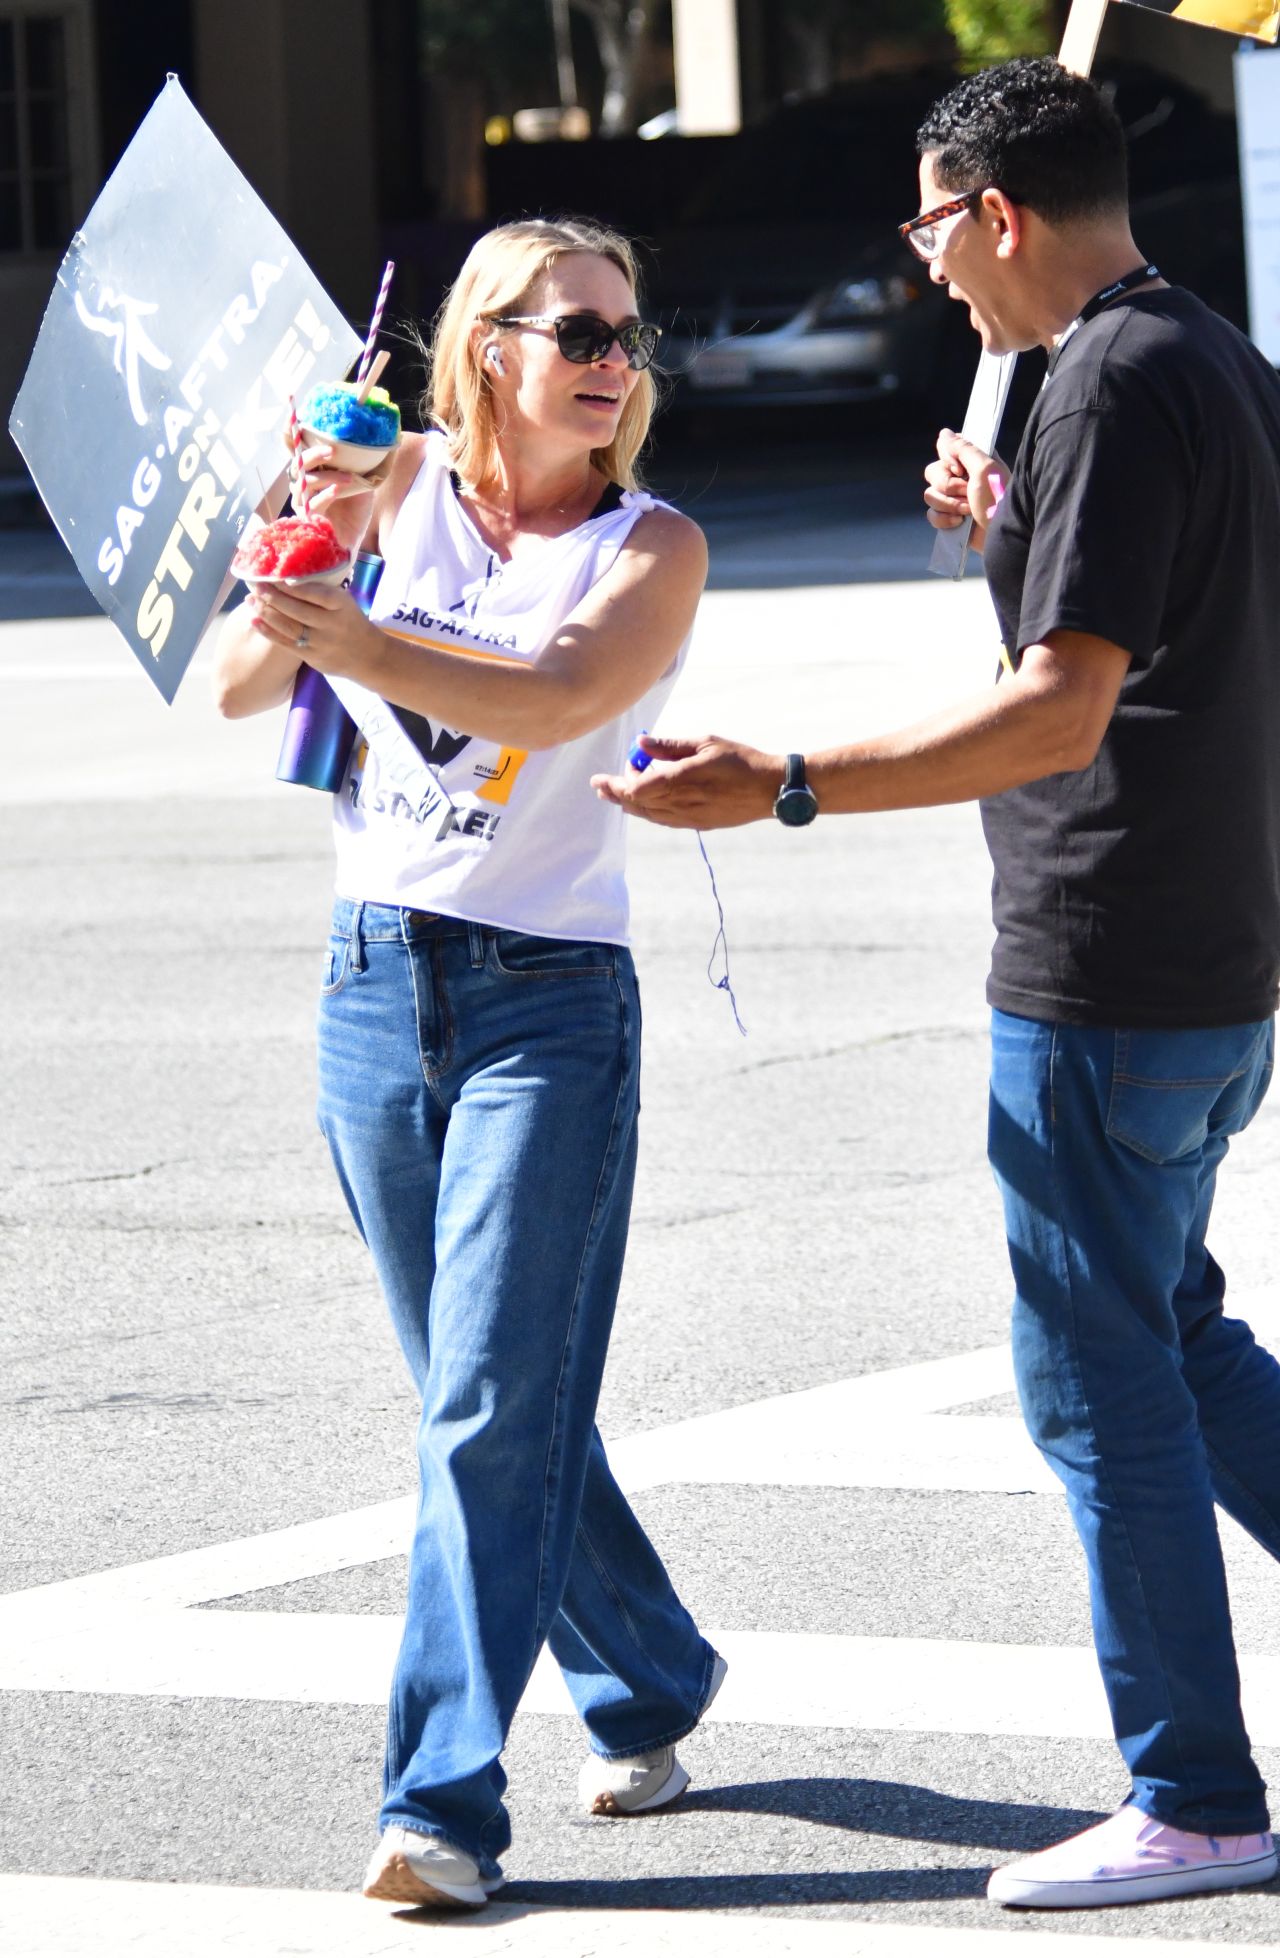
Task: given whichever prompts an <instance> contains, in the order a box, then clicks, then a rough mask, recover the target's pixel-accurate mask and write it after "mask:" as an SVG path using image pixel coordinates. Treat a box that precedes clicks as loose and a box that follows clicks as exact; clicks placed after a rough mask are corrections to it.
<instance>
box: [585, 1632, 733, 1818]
mask: <svg viewBox="0 0 1280 1958" xmlns="http://www.w3.org/2000/svg"><path fill="white" fill-rule="evenodd" d="M728 1670H729V1667H728V1664H727V1662H726V1661H725V1660H724V1659H722V1658H721V1657H720V1654H719V1653H718V1652H717V1654H716V1658H715V1664H714V1665H713V1666H712V1668H711V1684H710V1686H709V1687H708V1689H707V1697H706V1699H705V1701H704V1702H703V1707H702V1713H700V1714H699V1715H698V1718H699V1719H700V1720H701V1719H702V1718H703V1716H704V1715H705V1713H706V1711H707V1708H708V1707H709V1706H710V1705H711V1702H712V1700H714V1698H715V1696H716V1694H717V1693H718V1692H719V1691H720V1688H721V1686H722V1685H723V1684H724V1676H725V1674H726V1673H727V1672H728ZM688 1786H689V1776H688V1773H687V1772H686V1770H685V1768H684V1767H683V1766H682V1765H681V1763H680V1761H679V1760H678V1758H677V1756H676V1750H675V1748H674V1747H659V1748H655V1749H654V1751H653V1753H651V1754H628V1755H625V1756H624V1757H623V1758H622V1759H621V1760H619V1761H606V1760H605V1759H604V1757H603V1756H602V1755H600V1754H589V1755H588V1756H587V1758H586V1760H585V1761H584V1762H583V1765H582V1772H581V1774H580V1775H579V1776H578V1800H579V1802H580V1803H581V1804H582V1806H583V1808H585V1810H586V1811H587V1814H588V1815H614V1816H618V1815H643V1814H644V1813H645V1812H646V1811H647V1810H649V1809H654V1808H665V1807H666V1805H667V1803H668V1802H674V1800H675V1799H676V1796H677V1795H683V1793H684V1791H685V1789H686V1788H687V1787H688Z"/></svg>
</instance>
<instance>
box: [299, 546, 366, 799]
mask: <svg viewBox="0 0 1280 1958" xmlns="http://www.w3.org/2000/svg"><path fill="white" fill-rule="evenodd" d="M381 576H382V559H381V558H380V557H379V556H378V554H377V552H376V551H361V552H359V553H358V555H357V557H356V561H355V563H354V565H353V566H352V568H351V578H350V588H351V596H352V597H353V598H354V599H355V601H356V604H357V605H358V606H359V607H360V610H361V611H362V612H363V613H364V615H365V617H366V618H368V616H369V611H370V608H371V607H372V605H373V599H374V593H375V592H376V591H377V589H378V580H379V579H380V578H381ZM356 732H357V730H356V724H355V722H354V721H353V720H352V718H351V716H350V714H348V712H347V710H346V708H345V707H344V706H343V704H342V702H341V701H340V700H339V699H338V696H337V694H336V693H335V692H334V691H333V688H332V687H331V686H330V685H329V682H328V681H327V680H325V679H322V677H321V676H320V674H319V673H317V672H316V671H315V670H314V668H312V667H310V666H300V667H299V668H298V677H297V679H296V680H295V681H294V683H293V698H292V700H291V701H290V703H289V712H288V714H287V715H286V717H285V723H284V736H283V739H282V740H281V743H280V759H279V761H278V762H277V763H276V780H277V782H295V783H296V784H297V785H298V787H299V788H303V789H322V790H324V792H325V793H326V794H327V795H336V794H337V793H338V790H339V789H340V788H341V787H342V784H343V781H344V780H345V778H346V773H347V763H348V762H349V761H350V759H351V750H352V748H353V747H354V746H355V740H356Z"/></svg>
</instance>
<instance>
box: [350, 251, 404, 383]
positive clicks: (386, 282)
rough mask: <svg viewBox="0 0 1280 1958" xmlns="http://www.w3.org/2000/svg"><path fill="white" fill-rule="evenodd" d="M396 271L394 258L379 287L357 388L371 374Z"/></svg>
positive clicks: (359, 369) (390, 261) (388, 265)
mask: <svg viewBox="0 0 1280 1958" xmlns="http://www.w3.org/2000/svg"><path fill="white" fill-rule="evenodd" d="M395 269H396V262H395V260H394V258H389V259H388V260H387V264H386V270H385V271H384V272H383V274H382V284H381V285H380V286H379V287H378V303H377V305H376V306H375V307H374V309H373V318H372V319H371V320H370V322H369V337H368V339H367V340H366V341H365V343H364V352H363V353H362V354H361V356H360V365H359V367H358V368H357V370H356V384H357V386H358V385H359V383H360V382H361V381H362V380H363V379H364V377H365V375H366V374H367V373H368V372H369V363H370V362H371V361H372V359H373V350H374V347H375V346H376V345H377V340H378V328H379V327H380V326H381V325H382V312H383V308H384V307H385V305H386V303H387V294H388V293H389V292H390V290H391V274H392V273H393V272H394V271H395Z"/></svg>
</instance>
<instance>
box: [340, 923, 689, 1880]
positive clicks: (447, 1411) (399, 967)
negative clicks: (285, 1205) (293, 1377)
mask: <svg viewBox="0 0 1280 1958" xmlns="http://www.w3.org/2000/svg"><path fill="white" fill-rule="evenodd" d="M319 1032H320V1121H321V1126H322V1128H323V1130H324V1132H325V1135H326V1136H327V1138H328V1141H329V1145H330V1149H331V1151H332V1154H333V1160H334V1163H335V1164H336V1166H337V1171H338V1175H339V1178H340V1180H341V1182H342V1186H343V1190H344V1192H345V1194H346V1197H347V1201H348V1203H349V1205H350V1208H351V1212H352V1215H353V1216H354V1218H355V1220H356V1223H357V1225H358V1226H359V1229H360V1231H361V1232H362V1234H363V1236H364V1238H365V1240H366V1242H367V1243H368V1245H369V1248H370V1251H371V1252H372V1254H373V1258H374V1263H375V1265H376V1268H377V1271H378V1276H379V1278H380V1280H381V1283H382V1288H383V1291H384V1293H385V1296H386V1300H387V1304H388V1306H389V1308H390V1312H391V1316H392V1320H393V1322H394V1326H395V1330H396V1333H397V1335H398V1337H399V1340H400V1344H401V1346H402V1348H403V1350H404V1353H405V1357H406V1359H407V1360H408V1363H409V1366H410V1369H411V1371H412V1373H413V1377H414V1380H415V1382H416V1383H417V1385H418V1388H419V1390H420V1392H421V1396H422V1419H421V1425H420V1429H419V1446H418V1452H419V1464H420V1472H421V1500H420V1505H419V1510H418V1516H417V1523H416V1527H415V1532H414V1538H413V1545H412V1552H411V1557H410V1571H409V1594H408V1604H407V1616H406V1621H405V1629H404V1637H403V1643H402V1645H401V1649H400V1655H399V1660H398V1663H397V1666H396V1672H395V1679H394V1684H393V1687H392V1693H391V1705H390V1711H389V1716H388V1732H387V1761H386V1775H385V1787H384V1801H383V1808H382V1825H383V1826H384V1827H386V1826H387V1825H388V1824H391V1823H399V1824H401V1825H403V1826H405V1827H408V1828H411V1829H415V1830H418V1831H420V1832H422V1833H424V1834H428V1835H438V1836H440V1837H442V1838H443V1839H444V1840H446V1841H448V1842H451V1843H453V1844H454V1845H455V1846H456V1847H458V1848H460V1849H462V1850H464V1851H466V1853H467V1854H468V1855H470V1856H472V1857H474V1858H476V1859H477V1861H478V1862H479V1865H480V1869H481V1874H482V1875H487V1876H493V1875H496V1874H497V1867H498V1866H497V1858H498V1857H499V1856H500V1855H501V1854H502V1852H503V1850H504V1849H505V1848H506V1847H507V1845H508V1843H509V1841H510V1826H509V1823H508V1820H507V1814H506V1810H505V1808H504V1807H503V1802H502V1796H503V1792H504V1790H505V1787H506V1778H505V1776H504V1774H503V1771H502V1768H501V1765H500V1762H499V1756H500V1754H501V1752H502V1748H503V1745H504V1743H505V1740H506V1737H507V1731H508V1729H509V1727H510V1724H511V1720H512V1716H513V1715H514V1713H515V1710H516V1707H517V1704H518V1703H519V1700H520V1696H521V1693H522V1692H523V1691H524V1688H525V1685H526V1683H527V1681H528V1679H529V1675H530V1673H531V1671H532V1669H533V1664H534V1661H535V1659H536V1658H537V1656H538V1652H539V1650H540V1648H541V1646H542V1644H543V1642H544V1641H549V1643H550V1646H551V1650H552V1652H553V1653H554V1655H555V1657H556V1659H557V1660H558V1662H559V1663H560V1665H561V1668H562V1670H563V1672H564V1675H565V1678H566V1680H567V1683H568V1686H569V1690H570V1692H571V1694H572V1697H573V1700H574V1703H575V1705H576V1706H577V1709H578V1711H579V1713H580V1714H581V1716H582V1718H583V1720H584V1721H585V1723H586V1725H587V1728H588V1730H589V1733H590V1736H591V1742H592V1745H593V1747H594V1748H595V1750H596V1751H597V1752H598V1753H600V1754H603V1755H611V1756H615V1757H617V1756H623V1755H628V1754H634V1753H640V1752H645V1751H648V1750H650V1749H652V1748H656V1747H658V1746H661V1745H664V1744H666V1743H667V1742H670V1741H673V1740H678V1739H679V1738H680V1737H681V1736H682V1735H683V1734H685V1733H688V1732H689V1731H690V1729H691V1728H692V1727H693V1726H694V1725H696V1723H697V1719H698V1715H699V1713H700V1712H701V1710H702V1707H703V1704H704V1702H705V1700H706V1696H707V1691H708V1688H709V1685H710V1680H711V1670H712V1666H713V1664H714V1660H715V1654H714V1652H713V1651H712V1649H711V1647H710V1646H709V1645H708V1644H707V1643H706V1641H705V1640H704V1639H703V1638H702V1637H701V1636H700V1635H699V1633H698V1631H697V1628H696V1627H695V1625H694V1624H693V1621H692V1619H691V1618H690V1617H689V1614H688V1613H687V1612H686V1611H685V1609H684V1607H683V1606H682V1605H681V1603H680V1601H679V1599H678V1598H677V1597H676V1595H675V1592H674V1591H673V1589H672V1586H671V1582H670V1580H669V1578H668V1576H667V1573H666V1571H665V1569H664V1568H663V1565H662V1563H661V1561H660V1559H659V1558H658V1556H657V1554H656V1552H655V1551H654V1549H653V1547H652V1545H651V1544H650V1543H649V1541H648V1539H647V1538H646V1536H645V1534H644V1532H643V1530H642V1529H641V1527H640V1525H639V1523H638V1522H637V1520H636V1518H635V1516H634V1515H633V1514H632V1511H631V1509H630V1507H629V1505H628V1504H627V1502H626V1500H625V1498H624V1497H623V1495H622V1492H621V1491H620V1489H619V1488H618V1485H617V1483H616V1482H615V1481H614V1479H613V1476H612V1474H611V1473H610V1470H609V1466H608V1463H607V1461H606V1460H605V1454H604V1449H603V1447H602V1445H601V1442H600V1437H599V1435H598V1433H597V1432H596V1429H595V1425H594V1423H595V1409H596V1401H597V1397H598V1394H599V1389H600V1380H601V1374H602V1371H603V1367H604V1360H605V1352H606V1348H607V1345H608V1340H609V1332H610V1327H611V1323H612V1319H613V1312H614V1305H615V1301H616V1298H617V1291H618V1283H619V1278H620V1275H621V1271H622V1261H623V1253H624V1249H625V1244H626V1233H627V1221H628V1215H629V1210H630V1203H631V1190H632V1182H633V1177H634V1170H635V1154H636V1126H637V1115H638V1106H639V1096H638V1079H639V1041H640V1009H639V996H638V993H637V989H636V982H635V974H634V970H633V968H632V963H631V958H630V955H629V954H628V953H627V952H626V951H625V950H624V949H622V948H620V947H617V946H613V945H605V944H596V943H584V942H580V941H566V940H555V939H546V938H534V937H528V936H525V935H523V934H521V933H517V932H508V931H495V930H493V929H491V928H489V927H482V926H480V925H476V924H468V923H465V922H460V921H458V920H455V919H451V918H444V917H433V916H430V915H427V914H423V913H419V912H413V911H404V910H400V909H397V908H394V907H390V906H383V905H374V904H365V905H357V904H353V903H349V902H346V901H345V900H340V901H339V902H338V904H337V906H336V908H335V912H334V921H333V935H332V936H331V938H330V941H329V958H328V971H327V976H326V983H325V987H324V992H323V996H322V1001H321V1009H320V1027H319Z"/></svg>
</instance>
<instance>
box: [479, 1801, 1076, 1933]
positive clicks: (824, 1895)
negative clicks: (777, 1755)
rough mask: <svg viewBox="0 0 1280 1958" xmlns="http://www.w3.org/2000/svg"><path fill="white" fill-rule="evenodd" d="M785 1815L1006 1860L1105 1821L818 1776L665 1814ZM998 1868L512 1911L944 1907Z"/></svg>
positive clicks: (704, 1885) (877, 1874)
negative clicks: (884, 1905) (991, 1853)
mask: <svg viewBox="0 0 1280 1958" xmlns="http://www.w3.org/2000/svg"><path fill="white" fill-rule="evenodd" d="M699 1810H701V1811H702V1812H704V1813H717V1814H741V1815H779V1816H786V1817H789V1818H791V1819H793V1820H797V1821H802V1822H815V1823H819V1824H822V1825H824V1826H826V1827H828V1828H837V1829H847V1830H849V1831H850V1832H851V1833H854V1834H857V1835H864V1836H890V1837H894V1838H897V1839H899V1840H902V1841H907V1842H913V1843H950V1844H957V1845H961V1846H963V1847H972V1848H979V1849H983V1850H990V1849H995V1850H997V1851H1000V1852H1001V1853H1002V1855H1003V1854H1004V1853H1008V1854H1010V1855H1017V1854H1021V1853H1025V1852H1027V1851H1030V1850H1033V1849H1041V1848H1043V1847H1044V1846H1045V1845H1046V1844H1047V1843H1051V1842H1058V1841H1061V1839H1062V1838H1063V1837H1064V1836H1070V1835H1074V1834H1075V1833H1076V1832H1077V1831H1078V1830H1080V1829H1086V1828H1088V1827H1089V1826H1090V1824H1091V1823H1094V1822H1100V1821H1101V1820H1102V1819H1103V1817H1102V1815H1101V1814H1100V1813H1099V1812H1098V1811H1097V1810H1095V1809H1066V1808H1037V1807H1034V1806H1031V1805H1029V1804H1027V1803H1021V1802H984V1801H965V1800H962V1799H959V1798H957V1797H956V1796H953V1795H941V1794H938V1793H937V1792H936V1791H935V1790H934V1789H932V1788H918V1787H914V1786H912V1785H911V1784H910V1783H903V1782H885V1781H866V1780H854V1779H842V1778H838V1777H837V1778H833V1779H827V1778H823V1777H819V1776H805V1777H796V1778H794V1779H790V1780H783V1781H753V1782H742V1783H739V1784H737V1785H735V1786H732V1787H727V1788H708V1789H702V1790H698V1791H696V1792H695V1793H693V1794H689V1795H686V1796H685V1797H684V1798H683V1799H682V1800H681V1802H680V1803H679V1804H678V1806H676V1807H673V1808H672V1809H671V1810H670V1811H668V1814H667V1826H668V1827H670V1826H671V1825H672V1824H673V1823H674V1824H675V1825H676V1826H678V1824H679V1818H680V1816H681V1815H682V1814H689V1813H691V1812H697V1811H699ZM990 1874H991V1864H990V1863H987V1862H984V1863H982V1864H977V1865H970V1866H966V1867H964V1868H961V1869H938V1868H934V1867H929V1866H927V1865H926V1866H924V1867H916V1868H905V1869H902V1868H899V1869H876V1870H867V1869H848V1870H804V1871H801V1870H790V1871H788V1870H769V1871H753V1872H750V1873H749V1874H745V1875H744V1874H734V1875H726V1876H681V1877H636V1878H613V1879H608V1880H605V1881H602V1882H582V1883H576V1882H571V1881H561V1882H552V1883H520V1882H517V1883H513V1884H511V1885H510V1886H509V1887H508V1888H507V1889H504V1890H503V1891H502V1893H501V1902H502V1904H503V1905H504V1906H505V1905H511V1904H526V1905H530V1906H532V1905H543V1906H546V1905H555V1906H557V1907H559V1908H561V1909H575V1910H586V1909H592V1908H595V1909H601V1910H628V1909H630V1910H734V1909H750V1910H759V1909H762V1908H767V1907H768V1906H770V1905H783V1904H787V1905H812V1904H873V1903H940V1902H951V1901H956V1900H963V1899H965V1898H977V1897H983V1896H985V1895H986V1888H987V1878H988V1877H989V1876H990Z"/></svg>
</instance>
